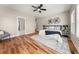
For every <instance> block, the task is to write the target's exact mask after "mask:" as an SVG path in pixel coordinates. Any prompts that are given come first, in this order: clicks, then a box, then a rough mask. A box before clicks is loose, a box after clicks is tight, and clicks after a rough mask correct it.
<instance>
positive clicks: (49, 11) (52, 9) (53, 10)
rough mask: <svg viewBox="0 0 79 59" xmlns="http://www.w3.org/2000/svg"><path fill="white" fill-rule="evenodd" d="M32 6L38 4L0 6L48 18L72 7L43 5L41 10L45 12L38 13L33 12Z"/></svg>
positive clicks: (66, 5) (67, 5)
mask: <svg viewBox="0 0 79 59" xmlns="http://www.w3.org/2000/svg"><path fill="white" fill-rule="evenodd" d="M32 5H35V6H38V5H39V4H7V5H0V6H3V7H7V8H10V9H14V10H16V11H19V12H23V13H26V14H30V15H33V16H36V17H44V16H50V15H55V14H57V13H61V12H65V11H68V10H69V9H70V7H71V6H72V5H71V4H44V5H43V8H45V9H46V11H42V12H41V13H39V12H37V11H36V12H33V10H34V8H33V7H32Z"/></svg>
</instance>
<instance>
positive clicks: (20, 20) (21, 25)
mask: <svg viewBox="0 0 79 59" xmlns="http://www.w3.org/2000/svg"><path fill="white" fill-rule="evenodd" d="M17 34H18V35H24V34H25V18H24V17H17Z"/></svg>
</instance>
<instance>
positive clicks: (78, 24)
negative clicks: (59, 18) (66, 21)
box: [70, 5, 79, 52]
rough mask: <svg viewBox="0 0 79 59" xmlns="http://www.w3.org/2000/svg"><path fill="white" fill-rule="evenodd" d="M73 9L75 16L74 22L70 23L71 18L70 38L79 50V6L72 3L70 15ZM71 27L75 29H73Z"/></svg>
mask: <svg viewBox="0 0 79 59" xmlns="http://www.w3.org/2000/svg"><path fill="white" fill-rule="evenodd" d="M74 9H75V10H76V13H75V14H74V16H75V20H74V24H73V23H72V18H71V38H72V41H73V43H74V45H75V47H76V49H77V50H78V52H79V7H78V6H77V5H73V6H72V8H71V10H70V15H71V14H72V11H73V10H74ZM74 25H75V26H74ZM73 29H74V30H75V31H73Z"/></svg>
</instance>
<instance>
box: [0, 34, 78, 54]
mask: <svg viewBox="0 0 79 59" xmlns="http://www.w3.org/2000/svg"><path fill="white" fill-rule="evenodd" d="M33 35H34V34H33ZM30 36H32V34H31V35H23V36H17V37H14V38H10V39H7V40H3V41H0V54H60V53H59V52H57V51H55V50H53V49H51V48H49V47H47V46H45V45H43V44H41V43H39V42H36V41H35V40H33V39H31V38H30ZM68 39H69V38H68ZM68 44H69V47H70V50H71V53H74V52H77V50H76V48H75V46H74V44H73V42H72V41H71V40H68Z"/></svg>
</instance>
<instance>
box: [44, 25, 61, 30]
mask: <svg viewBox="0 0 79 59" xmlns="http://www.w3.org/2000/svg"><path fill="white" fill-rule="evenodd" d="M48 27H59V28H60V30H62V25H43V29H47V28H48Z"/></svg>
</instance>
